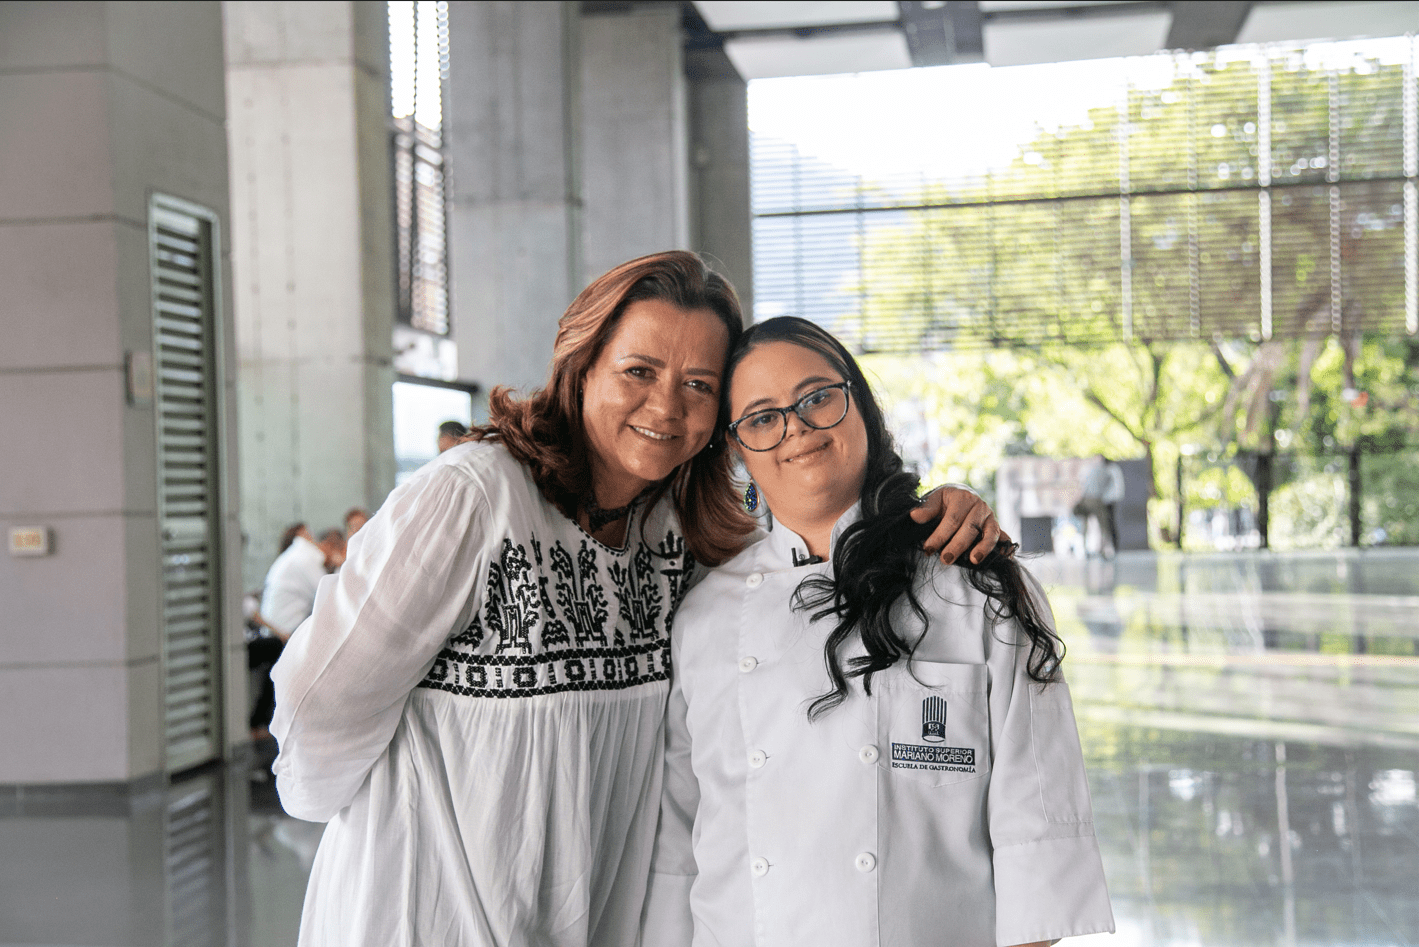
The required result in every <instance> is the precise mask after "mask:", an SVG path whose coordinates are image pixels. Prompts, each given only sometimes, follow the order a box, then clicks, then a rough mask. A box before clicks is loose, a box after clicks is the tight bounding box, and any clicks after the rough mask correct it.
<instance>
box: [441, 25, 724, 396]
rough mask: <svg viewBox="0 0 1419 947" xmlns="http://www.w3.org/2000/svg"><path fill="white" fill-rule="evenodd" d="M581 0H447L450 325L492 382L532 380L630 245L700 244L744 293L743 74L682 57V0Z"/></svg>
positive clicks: (480, 375) (633, 252) (468, 366)
mask: <svg viewBox="0 0 1419 947" xmlns="http://www.w3.org/2000/svg"><path fill="white" fill-rule="evenodd" d="M577 7H578V5H577V4H569V3H507V2H488V0H454V2H452V3H450V4H449V61H450V65H449V71H450V82H449V85H450V88H449V93H448V103H447V106H446V110H445V116H446V127H447V140H448V148H449V169H450V192H449V193H450V200H449V204H450V207H449V246H450V251H449V255H450V267H451V270H452V282H453V322H454V337H455V339H456V341H457V343H458V360H459V363H458V364H459V376H460V377H461V378H463V379H465V380H468V381H475V382H478V383H480V384H482V385H483V386H484V387H485V388H487V387H491V386H492V385H498V384H505V385H513V386H518V387H523V388H531V387H536V386H538V385H541V384H542V383H543V382H544V381H545V380H546V373H547V360H548V355H549V354H550V352H551V349H552V341H553V339H554V337H555V335H556V325H557V319H558V318H559V317H560V316H561V314H562V312H563V311H564V310H565V309H566V306H567V304H568V303H569V302H570V301H571V300H572V298H573V297H574V296H575V295H576V293H577V292H579V291H580V290H581V288H582V287H583V286H584V285H585V284H586V283H587V282H588V281H590V280H591V279H593V278H595V277H596V276H598V275H600V274H601V273H603V272H605V271H606V270H608V269H610V268H611V267H612V266H615V265H616V264H618V263H621V262H623V261H625V260H628V259H631V258H632V257H636V256H640V255H642V254H646V253H653V252H655V251H658V250H667V249H677V248H686V247H688V248H692V249H696V250H700V251H702V252H705V253H706V254H708V255H709V256H711V257H712V258H713V259H714V260H715V262H716V263H717V265H718V266H719V267H720V268H721V269H722V270H723V271H725V273H726V275H728V276H729V277H730V278H731V279H732V280H733V281H734V283H735V286H736V288H738V289H739V290H740V293H741V295H742V296H743V298H744V299H745V300H746V302H747V301H748V300H749V298H750V296H751V295H752V285H751V280H752V272H751V270H752V258H751V234H750V223H749V138H748V125H747V122H748V114H747V106H746V102H745V93H746V87H745V84H744V81H743V80H742V79H740V78H739V76H738V74H737V73H736V72H735V71H734V68H733V66H731V65H730V64H729V60H728V59H727V58H726V57H725V56H724V54H723V52H722V51H715V53H714V54H713V55H712V56H710V57H709V58H708V59H705V58H704V57H699V58H698V59H694V60H692V61H691V63H689V64H687V63H686V62H685V59H684V55H683V54H682V51H681V49H682V36H681V27H680V16H681V13H680V8H679V5H678V4H674V3H666V4H660V5H650V6H639V7H634V8H631V9H627V10H619V11H615V12H597V13H586V14H580V15H579V14H578V12H577ZM696 55H697V56H698V54H696ZM715 56H717V57H718V58H717V59H715V58H714V57H715ZM687 71H688V73H689V75H690V76H691V79H690V80H688V81H687V79H686V74H687ZM692 129H693V131H692ZM692 137H693V140H694V141H695V143H696V144H695V147H694V149H693V152H694V156H695V160H694V161H693V162H692V160H691V151H692V149H691V146H690V141H691V139H692ZM692 165H693V167H692Z"/></svg>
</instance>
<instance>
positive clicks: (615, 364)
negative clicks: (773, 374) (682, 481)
mask: <svg viewBox="0 0 1419 947" xmlns="http://www.w3.org/2000/svg"><path fill="white" fill-rule="evenodd" d="M728 347H729V330H728V329H727V328H726V327H725V325H724V323H723V322H721V321H720V319H719V317H718V316H716V315H715V314H714V313H713V312H710V311H709V310H707V309H694V310H688V311H687V310H684V309H681V308H679V307H678V306H675V305H674V304H673V303H668V302H664V301H662V300H656V299H647V300H639V301H637V302H633V303H631V304H630V305H629V306H627V307H626V311H625V312H624V313H622V315H621V320H620V323H619V324H618V325H617V326H616V329H615V331H614V332H613V333H612V334H611V338H610V339H609V340H608V341H607V342H606V346H605V348H603V349H602V350H601V354H600V355H599V356H597V359H596V361H595V362H594V363H592V366H591V368H590V369H588V370H587V373H586V380H585V386H584V388H583V391H582V419H583V421H582V423H583V425H584V429H585V431H586V438H587V441H588V443H589V445H590V448H591V474H592V481H593V486H594V489H595V491H596V501H597V503H599V504H600V505H601V506H602V507H604V508H606V509H612V508H614V507H618V506H622V505H624V504H626V503H629V502H631V500H633V499H634V498H635V497H636V496H637V495H638V494H639V493H640V492H641V491H642V490H644V489H645V488H646V487H648V486H650V485H651V484H653V483H656V482H658V481H660V480H664V479H665V478H666V477H668V476H670V474H671V473H673V472H674V471H675V468H676V467H678V466H680V465H681V464H683V463H685V462H686V461H687V460H689V459H690V458H691V457H693V456H694V455H695V454H697V453H699V452H700V450H701V449H703V448H704V446H705V445H706V444H707V443H709V439H710V435H711V434H713V433H714V427H715V421H716V417H717V413H718V408H719V387H720V374H721V372H722V371H723V369H724V360H725V356H726V355H727V354H728Z"/></svg>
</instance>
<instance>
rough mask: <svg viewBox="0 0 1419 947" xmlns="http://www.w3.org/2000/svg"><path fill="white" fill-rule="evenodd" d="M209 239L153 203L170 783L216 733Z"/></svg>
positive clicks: (200, 219) (199, 757) (201, 225)
mask: <svg viewBox="0 0 1419 947" xmlns="http://www.w3.org/2000/svg"><path fill="white" fill-rule="evenodd" d="M216 233H217V227H216V220H215V217H214V215H213V214H212V213H211V212H210V211H207V210H205V209H204V208H201V207H197V206H195V205H192V204H189V203H187V202H185V201H179V200H176V199H174V198H168V197H165V196H161V195H157V196H154V197H153V199H152V202H151V204H150V206H149V243H150V247H151V250H152V276H153V354H154V377H155V380H156V389H155V392H154V394H155V399H156V414H157V426H158V517H159V526H160V528H161V537H162V538H161V542H162V622H163V636H162V638H163V701H164V706H163V711H164V721H165V728H166V733H165V746H166V766H165V768H166V769H167V771H168V772H170V773H171V772H176V771H178V770H183V769H187V768H189V767H192V766H196V765H197V764H199V763H204V762H206V761H208V760H210V759H213V758H215V757H216V756H217V753H218V749H219V746H220V739H221V733H222V719H221V713H220V708H221V701H220V699H219V687H218V684H219V670H220V667H221V638H222V636H221V604H220V603H221V590H220V583H219V580H220V577H221V568H220V564H221V518H220V513H219V509H218V496H219V494H218V486H219V484H218V476H219V472H220V464H219V462H218V451H217V445H218V442H219V438H218V436H217V434H218V432H217V419H218V412H217V395H218V391H219V390H220V389H219V385H218V384H217V373H216V365H217V359H216V347H217V346H216V334H215V328H216V319H215V302H216V298H217V293H216V287H217V279H216V260H217V254H216V252H215V250H216V248H215V238H216Z"/></svg>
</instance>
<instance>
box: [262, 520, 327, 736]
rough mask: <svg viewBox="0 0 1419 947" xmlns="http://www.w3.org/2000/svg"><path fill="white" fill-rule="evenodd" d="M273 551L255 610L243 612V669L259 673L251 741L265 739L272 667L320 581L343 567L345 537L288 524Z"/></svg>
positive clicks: (271, 703)
mask: <svg viewBox="0 0 1419 947" xmlns="http://www.w3.org/2000/svg"><path fill="white" fill-rule="evenodd" d="M278 548H279V550H280V555H278V556H277V557H276V561H275V562H273V563H272V564H271V568H270V569H269V570H267V572H266V583H265V586H264V587H263V589H262V592H261V597H260V600H259V603H260V604H259V606H258V607H254V608H249V609H247V610H248V611H249V614H248V615H247V625H248V635H247V642H246V664H247V668H248V670H250V671H253V672H257V671H260V672H262V673H261V682H260V686H259V688H258V690H257V694H256V701H255V703H254V705H253V707H252V710H251V718H250V721H249V722H250V725H251V736H252V739H253V740H262V739H265V738H266V737H268V736H270V732H269V730H268V727H269V726H270V724H271V716H272V714H273V713H274V712H275V709H276V691H275V688H274V686H273V685H272V683H271V675H270V670H271V667H272V665H274V664H275V663H276V662H277V661H278V660H280V658H281V653H282V651H283V650H284V648H285V643H286V640H287V639H289V638H290V637H291V632H293V631H295V630H296V628H297V627H299V626H300V623H301V622H303V621H305V620H306V617H307V616H309V615H310V612H311V609H312V608H313V607H314V606H315V590H316V586H317V585H319V583H320V580H321V579H323V578H325V576H326V575H328V574H329V573H330V572H331V571H333V570H335V569H338V568H339V567H340V565H341V564H342V563H343V562H344V561H345V535H344V533H342V532H341V531H340V530H338V529H329V530H326V531H325V532H324V533H322V534H321V535H320V539H318V540H317V539H316V538H315V537H314V536H312V535H311V532H310V528H309V527H307V526H306V524H305V523H293V524H292V525H290V526H288V527H286V530H285V532H283V533H282V534H281V542H280V544H279V547H278ZM244 607H245V606H244ZM253 629H254V632H253Z"/></svg>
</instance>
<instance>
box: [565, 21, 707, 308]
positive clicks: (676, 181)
mask: <svg viewBox="0 0 1419 947" xmlns="http://www.w3.org/2000/svg"><path fill="white" fill-rule="evenodd" d="M581 38H582V44H581V50H582V52H581V83H580V86H581V130H582V132H581V140H582V150H581V160H582V172H581V179H582V195H583V200H584V211H583V216H582V221H583V224H582V239H581V245H582V271H581V282H582V283H586V282H589V281H590V280H592V279H594V278H595V277H597V276H599V275H600V274H602V273H604V272H606V271H607V270H609V269H610V268H611V267H613V266H615V265H616V264H618V263H623V262H625V261H626V260H629V259H631V258H633V257H638V256H642V255H644V254H647V253H655V252H657V251H660V250H676V249H684V248H686V247H689V246H690V227H689V207H688V196H687V195H688V181H687V175H688V165H687V160H686V152H687V131H686V101H685V73H684V66H683V62H682V57H681V51H680V46H681V38H680V7H679V4H666V5H664V6H650V7H641V8H637V9H633V10H631V11H630V12H620V13H606V14H597V15H583V17H582V22H581Z"/></svg>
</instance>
